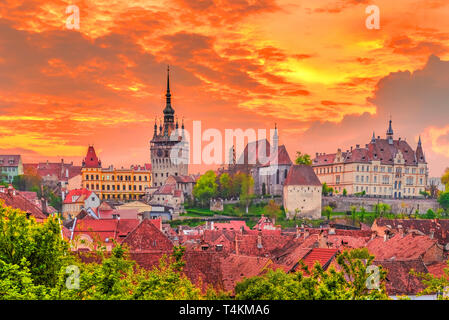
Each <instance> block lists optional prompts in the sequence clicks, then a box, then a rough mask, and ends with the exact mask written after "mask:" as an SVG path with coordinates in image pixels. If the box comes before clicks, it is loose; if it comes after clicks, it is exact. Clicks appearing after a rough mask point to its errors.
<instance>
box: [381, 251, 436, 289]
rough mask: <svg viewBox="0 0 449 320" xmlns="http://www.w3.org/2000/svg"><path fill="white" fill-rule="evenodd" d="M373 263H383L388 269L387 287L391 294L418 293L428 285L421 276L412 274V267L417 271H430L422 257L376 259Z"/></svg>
mask: <svg viewBox="0 0 449 320" xmlns="http://www.w3.org/2000/svg"><path fill="white" fill-rule="evenodd" d="M373 263H374V264H375V265H381V266H382V268H383V269H385V270H386V271H387V277H386V282H385V287H386V289H387V293H388V294H389V295H416V294H417V293H418V292H420V291H421V290H423V289H424V288H425V287H426V286H425V285H424V284H423V283H422V281H421V280H420V279H419V278H417V277H416V276H413V275H411V274H410V271H411V270H412V269H413V270H414V271H416V272H423V273H428V272H429V270H428V269H427V268H426V266H425V265H424V263H423V261H422V259H414V260H395V261H390V260H378V259H376V260H375V261H374V262H373Z"/></svg>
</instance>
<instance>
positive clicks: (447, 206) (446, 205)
mask: <svg viewBox="0 0 449 320" xmlns="http://www.w3.org/2000/svg"><path fill="white" fill-rule="evenodd" d="M438 203H439V204H440V206H441V207H442V208H443V209H444V210H445V211H446V212H449V191H446V192H442V193H441V194H440V196H439V197H438Z"/></svg>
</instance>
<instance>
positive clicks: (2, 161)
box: [0, 154, 21, 167]
mask: <svg viewBox="0 0 449 320" xmlns="http://www.w3.org/2000/svg"><path fill="white" fill-rule="evenodd" d="M20 159H21V156H20V155H18V154H13V155H3V154H2V155H0V167H11V166H12V167H17V166H18V165H19V163H20Z"/></svg>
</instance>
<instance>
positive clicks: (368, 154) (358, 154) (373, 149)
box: [313, 139, 425, 166]
mask: <svg viewBox="0 0 449 320" xmlns="http://www.w3.org/2000/svg"><path fill="white" fill-rule="evenodd" d="M399 151H400V152H401V153H402V155H403V157H404V160H405V164H406V165H417V164H418V163H425V159H424V156H423V154H422V149H421V151H420V148H418V149H417V152H416V153H415V151H413V149H412V148H411V147H410V145H409V144H408V143H407V141H405V140H394V141H393V144H392V145H390V144H389V143H388V140H387V139H375V141H371V142H370V143H369V144H368V145H367V146H366V147H365V148H360V147H359V148H355V149H352V151H348V152H342V156H343V159H344V163H352V162H360V163H363V162H366V163H368V162H370V161H373V160H379V161H380V162H381V164H393V163H394V157H395V156H396V154H397V153H398V152H399ZM421 156H423V158H421ZM335 158H336V154H335V153H333V154H319V155H317V156H316V157H315V159H313V165H314V166H321V165H328V164H332V163H334V161H335Z"/></svg>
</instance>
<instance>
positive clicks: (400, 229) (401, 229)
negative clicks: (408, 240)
mask: <svg viewBox="0 0 449 320" xmlns="http://www.w3.org/2000/svg"><path fill="white" fill-rule="evenodd" d="M398 230H399V235H400V236H401V238H403V237H404V228H403V227H402V225H398Z"/></svg>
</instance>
